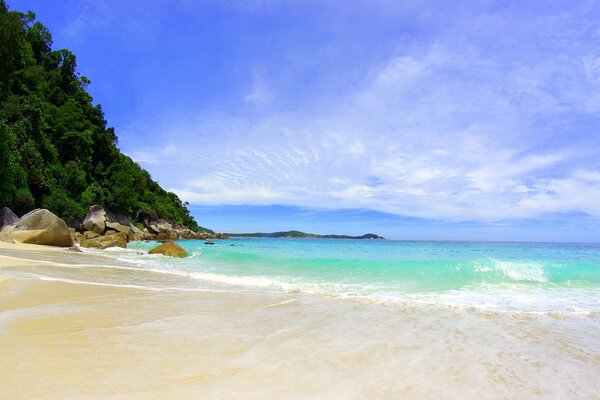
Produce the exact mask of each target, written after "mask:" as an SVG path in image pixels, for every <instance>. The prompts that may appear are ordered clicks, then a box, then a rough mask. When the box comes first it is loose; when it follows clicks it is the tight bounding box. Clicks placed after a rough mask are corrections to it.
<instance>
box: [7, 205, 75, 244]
mask: <svg viewBox="0 0 600 400" xmlns="http://www.w3.org/2000/svg"><path fill="white" fill-rule="evenodd" d="M3 232H5V233H7V234H8V235H10V237H11V238H12V239H13V240H15V241H17V242H21V243H31V244H45V245H49V246H63V247H70V246H72V245H73V240H72V239H71V233H70V232H69V228H68V227H67V224H66V222H65V221H63V220H62V219H60V218H58V217H57V216H56V215H54V214H52V213H51V212H50V211H48V210H45V209H37V210H33V211H31V212H29V213H27V214H25V215H24V216H22V217H21V220H20V221H18V222H17V223H15V224H13V225H9V226H7V227H6V228H5V229H3Z"/></svg>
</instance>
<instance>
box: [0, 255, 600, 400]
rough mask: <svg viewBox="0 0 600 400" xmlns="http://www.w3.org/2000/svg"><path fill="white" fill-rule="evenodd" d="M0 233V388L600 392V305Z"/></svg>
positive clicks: (67, 393) (151, 393) (14, 395)
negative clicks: (266, 283) (362, 295)
mask: <svg viewBox="0 0 600 400" xmlns="http://www.w3.org/2000/svg"><path fill="white" fill-rule="evenodd" d="M187 279H188V278H186V277H184V276H172V275H169V274H161V273H157V272H152V271H144V270H140V269H132V268H130V267H129V266H128V265H126V264H122V263H119V262H117V261H116V260H113V259H111V258H109V257H99V256H92V255H89V254H78V253H70V252H66V251H64V250H62V249H57V248H45V247H42V246H31V245H30V246H27V245H8V244H0V354H1V355H2V357H0V388H1V390H0V398H2V399H4V398H6V399H35V398H44V399H165V398H177V399H198V398H203V399H231V398H235V399H264V398H290V399H305V398H320V399H330V398H348V399H365V398H373V399H382V398H383V399H398V398H402V399H430V398H461V399H502V398H507V399H531V398H543V399H574V398H582V399H583V398H587V399H592V398H599V397H600V383H598V379H597V377H598V376H600V348H599V347H598V344H599V343H600V329H599V327H600V325H599V323H600V317H598V316H582V317H581V318H577V319H573V318H567V319H564V318H562V317H560V316H552V315H539V316H536V315H529V314H523V315H514V314H502V313H481V312H468V311H458V310H451V309H446V310H444V309H427V310H424V309H421V308H419V307H414V308H411V307H408V308H406V307H405V308H396V307H389V306H381V305H366V304H359V303H354V302H351V301H340V300H332V299H326V298H318V297H314V296H308V295H303V294H299V293H284V292H274V291H265V290H248V289H239V288H234V287H208V286H207V287H206V288H191V287H192V286H191V285H188V282H186V280H187Z"/></svg>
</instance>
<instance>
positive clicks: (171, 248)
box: [148, 240, 187, 258]
mask: <svg viewBox="0 0 600 400" xmlns="http://www.w3.org/2000/svg"><path fill="white" fill-rule="evenodd" d="M148 254H162V255H164V256H169V257H180V258H184V257H187V253H186V251H185V250H184V249H183V248H182V247H181V246H180V245H178V244H177V243H175V242H173V241H171V240H169V241H167V242H165V243H163V244H161V245H160V246H158V247H155V248H154V249H152V250H150V251H149V252H148Z"/></svg>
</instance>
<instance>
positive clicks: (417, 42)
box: [8, 0, 600, 242]
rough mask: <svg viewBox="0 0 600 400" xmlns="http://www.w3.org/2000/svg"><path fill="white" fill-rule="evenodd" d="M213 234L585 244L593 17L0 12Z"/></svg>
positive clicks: (63, 4)
mask: <svg viewBox="0 0 600 400" xmlns="http://www.w3.org/2000/svg"><path fill="white" fill-rule="evenodd" d="M8 4H9V7H10V8H11V9H13V10H20V11H25V10H29V9H31V10H33V11H34V12H35V13H36V15H37V17H38V19H39V20H40V21H42V22H43V23H44V24H45V25H46V26H48V28H49V29H50V31H51V32H52V34H53V39H54V48H68V49H70V50H72V51H73V52H74V53H75V54H76V55H77V62H78V66H79V71H80V73H81V74H82V75H85V76H87V77H88V78H89V79H90V80H91V81H92V84H91V85H90V86H89V91H90V92H91V94H92V95H93V97H94V101H95V102H96V103H99V104H101V105H102V107H103V110H104V112H105V117H106V119H107V120H108V123H109V126H114V127H115V130H116V132H117V135H118V136H119V148H120V149H121V150H122V151H123V152H124V153H125V154H127V155H129V156H130V157H132V158H133V159H134V160H135V161H137V162H138V163H140V164H141V165H142V166H143V167H144V168H146V169H147V170H148V171H149V172H150V173H151V175H152V176H153V177H154V178H155V179H156V180H157V181H158V182H159V183H160V184H161V186H163V187H164V188H166V189H168V190H171V191H174V192H175V193H177V194H178V195H179V196H180V197H181V198H182V199H183V200H185V201H188V202H189V203H190V209H191V211H192V214H193V215H194V216H196V219H197V220H198V222H199V223H200V225H203V226H207V227H210V228H212V229H214V230H217V231H224V232H231V231H233V232H240V231H275V230H287V229H301V230H304V231H308V232H313V233H340V234H363V233H367V232H373V233H378V234H381V235H383V236H386V237H387V238H395V239H419V240H421V239H431V240H435V239H443V240H463V239H464V240H527V241H586V242H600V132H598V130H599V127H600V124H599V122H600V3H598V2H594V1H584V0H582V1H576V2H573V1H559V0H557V1H552V2H548V1H528V0H522V1H464V2H456V1H402V0H398V1H377V0H375V1H368V2H366V1H360V2H359V1H353V0H349V1H341V0H340V1H329V0H319V1H275V0H273V1H270V0H256V1H248V0H239V1H235V0H227V1H218V0H215V1H192V0H173V1H160V0H150V1H127V2H123V1H117V0H106V1H101V0H62V1H58V0H47V1H39V0H8Z"/></svg>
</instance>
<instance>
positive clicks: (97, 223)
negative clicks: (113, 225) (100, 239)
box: [83, 204, 106, 235]
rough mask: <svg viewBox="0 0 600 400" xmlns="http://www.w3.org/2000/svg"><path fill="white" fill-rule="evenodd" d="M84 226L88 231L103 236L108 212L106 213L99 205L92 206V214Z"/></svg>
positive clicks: (86, 218) (88, 215) (89, 213)
mask: <svg viewBox="0 0 600 400" xmlns="http://www.w3.org/2000/svg"><path fill="white" fill-rule="evenodd" d="M83 226H85V229H86V230H88V231H93V232H96V233H97V234H99V235H102V234H103V233H104V230H105V229H106V211H104V208H102V206H99V205H97V204H94V205H93V206H91V207H90V212H88V213H87V214H86V216H85V218H84V219H83Z"/></svg>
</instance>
